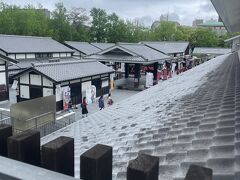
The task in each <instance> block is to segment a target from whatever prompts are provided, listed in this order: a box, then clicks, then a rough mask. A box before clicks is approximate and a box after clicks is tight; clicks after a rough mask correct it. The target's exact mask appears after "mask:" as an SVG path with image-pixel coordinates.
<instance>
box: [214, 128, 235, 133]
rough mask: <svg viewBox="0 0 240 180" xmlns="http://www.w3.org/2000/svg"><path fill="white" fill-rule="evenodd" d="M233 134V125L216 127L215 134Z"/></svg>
mask: <svg viewBox="0 0 240 180" xmlns="http://www.w3.org/2000/svg"><path fill="white" fill-rule="evenodd" d="M234 134H235V126H229V127H224V128H217V129H216V135H234Z"/></svg>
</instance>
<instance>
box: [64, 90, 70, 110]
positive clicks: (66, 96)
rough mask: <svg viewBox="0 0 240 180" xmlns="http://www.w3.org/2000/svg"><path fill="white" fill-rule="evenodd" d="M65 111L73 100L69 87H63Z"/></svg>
mask: <svg viewBox="0 0 240 180" xmlns="http://www.w3.org/2000/svg"><path fill="white" fill-rule="evenodd" d="M62 90H63V110H64V111H67V110H68V104H69V102H70V100H71V89H70V87H69V86H66V87H63V88H62Z"/></svg>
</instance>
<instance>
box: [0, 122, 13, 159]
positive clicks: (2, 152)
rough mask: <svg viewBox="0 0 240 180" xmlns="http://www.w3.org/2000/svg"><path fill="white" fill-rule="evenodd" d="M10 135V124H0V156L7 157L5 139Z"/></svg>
mask: <svg viewBox="0 0 240 180" xmlns="http://www.w3.org/2000/svg"><path fill="white" fill-rule="evenodd" d="M10 136H12V126H10V125H6V124H0V156H4V157H7V152H8V148H7V139H8V137H10Z"/></svg>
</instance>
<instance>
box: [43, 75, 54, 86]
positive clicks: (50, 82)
mask: <svg viewBox="0 0 240 180" xmlns="http://www.w3.org/2000/svg"><path fill="white" fill-rule="evenodd" d="M43 86H48V87H53V82H52V81H50V80H49V79H47V78H45V77H43Z"/></svg>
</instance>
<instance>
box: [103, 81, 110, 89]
mask: <svg viewBox="0 0 240 180" xmlns="http://www.w3.org/2000/svg"><path fill="white" fill-rule="evenodd" d="M108 85H109V81H108V80H104V81H102V88H103V87H108Z"/></svg>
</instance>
